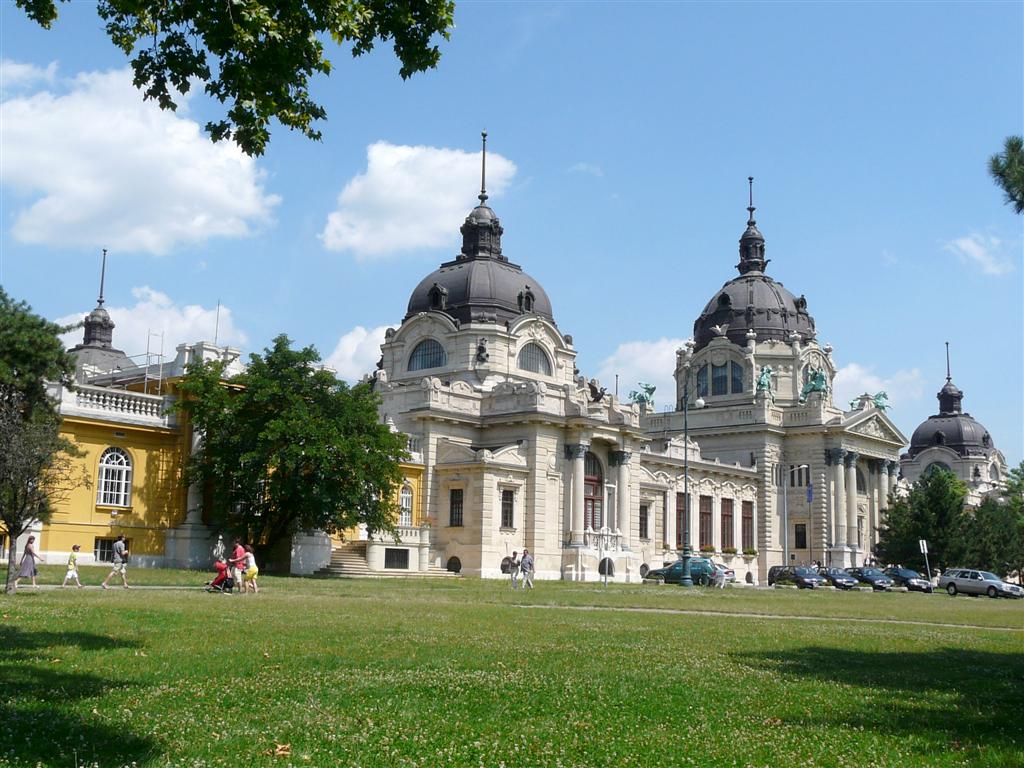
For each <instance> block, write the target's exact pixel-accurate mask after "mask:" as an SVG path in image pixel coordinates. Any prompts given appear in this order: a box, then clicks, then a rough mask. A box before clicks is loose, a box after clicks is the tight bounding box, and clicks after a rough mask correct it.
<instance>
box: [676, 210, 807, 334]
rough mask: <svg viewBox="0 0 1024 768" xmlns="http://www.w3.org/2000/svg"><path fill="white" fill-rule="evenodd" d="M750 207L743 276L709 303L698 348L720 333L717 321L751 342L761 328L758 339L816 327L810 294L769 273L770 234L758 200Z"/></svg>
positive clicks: (699, 324) (696, 329)
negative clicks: (761, 222)
mask: <svg viewBox="0 0 1024 768" xmlns="http://www.w3.org/2000/svg"><path fill="white" fill-rule="evenodd" d="M747 210H748V211H749V212H750V217H749V219H748V220H747V229H746V231H744V233H743V236H742V237H741V238H740V262H739V264H737V265H736V268H737V269H738V270H739V273H740V276H739V277H736V278H733V279H732V280H730V281H729V282H727V283H726V284H725V285H723V286H722V288H721V290H719V291H718V293H716V294H715V296H714V297H713V298H712V299H711V301H709V302H708V304H707V306H706V307H704V311H703V312H701V314H700V317H698V318H697V320H696V322H694V324H693V339H694V341H695V342H696V349H701V348H702V347H704V346H706V345H707V344H708V342H709V341H711V339H713V338H714V337H715V336H716V335H717V334H716V333H715V331H714V330H713V327H714V326H721V325H728V326H729V328H728V331H726V336H727V338H728V339H729V341H731V342H732V343H734V344H738V345H740V346H745V345H746V343H747V331H751V330H752V331H754V332H756V333H757V339H758V341H764V340H765V339H776V340H779V341H786V340H787V337H788V336H789V334H790V333H791V332H793V331H796V332H797V333H800V334H802V335H804V336H805V337H806V336H808V335H812V334H813V332H814V318H813V317H811V316H810V314H809V313H808V312H807V299H805V298H804V297H803V296H800V297H799V298H795V297H794V296H793V294H792V293H790V292H789V291H788V290H786V289H785V288H784V287H783V285H782V283H777V282H775V281H774V280H772V278H770V277H768V275H766V274H765V273H764V272H765V267H767V265H768V259H765V257H764V235H762V234H761V232H760V230H759V229H758V228H757V222H756V221H755V220H754V210H755V208H754V205H753V202H751V205H750V207H749V208H747Z"/></svg>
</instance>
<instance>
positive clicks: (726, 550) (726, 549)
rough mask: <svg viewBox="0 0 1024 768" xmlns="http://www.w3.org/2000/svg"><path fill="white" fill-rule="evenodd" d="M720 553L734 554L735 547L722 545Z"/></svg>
mask: <svg viewBox="0 0 1024 768" xmlns="http://www.w3.org/2000/svg"><path fill="white" fill-rule="evenodd" d="M722 554H723V555H735V554H736V547H722Z"/></svg>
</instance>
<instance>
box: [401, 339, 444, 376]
mask: <svg viewBox="0 0 1024 768" xmlns="http://www.w3.org/2000/svg"><path fill="white" fill-rule="evenodd" d="M447 363H448V356H447V355H446V354H445V353H444V347H442V346H441V343H440V342H439V341H437V340H436V339H424V340H423V341H421V342H420V343H419V344H417V345H416V348H415V349H413V351H412V354H411V355H410V356H409V370H410V371H422V370H424V369H425V368H441V367H443V366H445V365H446V364H447Z"/></svg>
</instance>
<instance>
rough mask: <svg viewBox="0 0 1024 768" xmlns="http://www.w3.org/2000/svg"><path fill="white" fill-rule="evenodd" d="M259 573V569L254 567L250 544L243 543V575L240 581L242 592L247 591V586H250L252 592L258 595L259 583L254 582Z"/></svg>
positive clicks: (254, 557)
mask: <svg viewBox="0 0 1024 768" xmlns="http://www.w3.org/2000/svg"><path fill="white" fill-rule="evenodd" d="M259 575H260V569H259V568H257V567H256V555H255V554H254V553H253V551H252V546H251V545H250V544H246V545H245V576H244V577H243V579H244V581H243V582H242V594H245V593H246V592H248V591H249V587H250V586H251V587H252V593H253V594H254V595H258V594H259V593H260V588H259V585H258V584H257V583H256V578H257V577H258V576H259Z"/></svg>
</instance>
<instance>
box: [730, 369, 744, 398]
mask: <svg viewBox="0 0 1024 768" xmlns="http://www.w3.org/2000/svg"><path fill="white" fill-rule="evenodd" d="M731 370H732V393H733V394H734V395H738V394H740V393H742V392H743V366H742V365H740V364H739V363H732V365H731Z"/></svg>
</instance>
